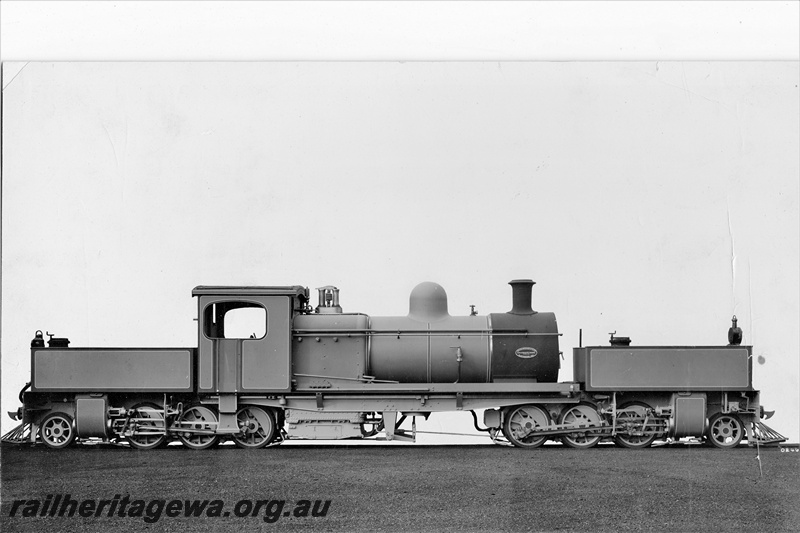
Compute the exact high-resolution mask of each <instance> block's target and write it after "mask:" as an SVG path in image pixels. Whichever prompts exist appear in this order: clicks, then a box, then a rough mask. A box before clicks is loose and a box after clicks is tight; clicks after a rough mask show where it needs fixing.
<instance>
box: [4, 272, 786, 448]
mask: <svg viewBox="0 0 800 533" xmlns="http://www.w3.org/2000/svg"><path fill="white" fill-rule="evenodd" d="M510 285H511V287H512V306H511V310H510V311H508V312H506V313H490V314H488V315H485V316H480V315H477V314H476V313H474V312H472V313H470V314H469V315H468V316H453V315H451V314H450V312H449V309H448V304H447V294H446V293H445V291H444V289H443V288H442V287H441V286H440V285H438V284H436V283H431V282H425V283H421V284H420V285H418V286H417V287H415V288H414V289H413V291H412V292H411V295H410V298H409V309H408V314H407V315H405V316H393V317H374V316H369V315H366V314H363V313H350V312H344V311H343V309H342V307H341V305H340V303H339V291H338V289H337V288H336V287H333V286H326V287H321V288H319V289H318V292H319V294H318V296H319V301H318V305H317V306H316V307H315V308H312V306H311V304H310V301H309V296H310V295H309V290H308V289H306V288H304V287H302V286H288V287H274V286H268V287H220V286H199V287H196V288H195V289H194V290H193V291H192V294H193V296H195V297H197V302H198V314H197V317H198V318H197V320H198V344H197V347H196V348H160V349H152V348H70V347H69V341H68V340H67V339H64V338H53V337H52V336H51V339H50V341H49V342H48V346H45V341H44V338H43V335H42V333H41V332H40V331H37V335H36V337H35V338H34V340H33V341H32V343H31V382H30V383H29V386H30V390H26V389H27V386H26V389H23V392H22V393H21V394H20V400H21V402H22V407H20V408H19V409H18V410H17V411H16V412H14V413H10V414H11V415H12V417H14V418H17V419H19V420H20V421H21V424H20V426H19V427H18V428H16V429H15V430H14V431H12V432H11V433H9V434H8V435H6V436H5V437H4V440H6V441H12V442H43V443H44V444H45V445H47V446H49V447H52V448H63V447H65V446H68V445H70V444H71V443H73V442H74V441H75V440H76V439H77V440H87V439H100V440H104V441H111V442H119V443H128V444H129V445H130V446H132V447H135V448H139V449H151V448H157V447H160V446H163V445H165V444H167V443H168V442H169V441H171V440H178V441H180V442H181V443H182V444H183V445H184V446H186V447H188V448H192V449H204V448H208V447H210V446H213V445H215V444H217V443H218V442H220V441H221V440H227V439H231V440H233V441H234V442H235V443H236V445H238V446H240V447H251V448H259V447H264V446H267V445H270V444H278V443H280V442H283V441H286V440H291V439H349V438H358V439H364V438H366V439H385V440H414V438H415V436H416V418H417V417H424V418H428V417H429V416H430V415H431V414H433V413H442V412H448V411H471V413H472V416H473V421H474V426H475V428H476V429H478V430H479V431H482V432H484V433H486V434H487V435H488V436H489V437H490V438H491V439H492V440H493V441H494V442H495V443H498V444H508V443H510V444H513V445H515V446H518V447H522V448H535V447H538V446H540V445H542V444H544V443H545V442H546V441H548V440H558V441H561V442H563V443H564V444H566V445H568V446H571V447H575V448H589V447H592V446H594V445H596V444H597V443H598V442H600V441H602V440H604V439H612V440H613V441H614V442H615V443H617V444H618V445H620V446H625V447H646V446H649V445H650V444H652V443H653V442H654V441H655V440H657V439H662V440H663V439H672V440H677V439H681V438H684V437H690V438H695V439H705V441H706V442H708V443H710V444H712V445H715V446H718V447H722V448H726V447H734V446H737V445H738V444H739V443H740V442H741V441H742V439H743V438H745V437H746V438H747V440H748V442H749V443H756V442H757V443H762V444H767V443H773V442H781V441H782V440H785V439H784V438H783V437H782V436H781V435H779V434H778V433H776V432H774V431H773V430H771V429H770V428H768V427H767V426H766V425H764V424H763V423H762V422H761V418H762V417H763V416H765V413H764V410H763V408H762V407H761V405H760V402H759V393H758V391H756V390H754V389H753V387H752V363H751V356H752V348H751V347H748V346H740V345H738V344H737V343H731V344H729V345H726V346H714V347H692V346H671V347H646V346H643V347H639V346H629V345H628V344H629V343H628V344H625V343H624V342H621V341H622V339H620V338H617V339H613V338H612V346H610V347H604V346H592V347H583V346H581V347H578V348H575V349H574V376H575V380H574V381H571V382H558V372H559V368H560V361H561V352H560V351H559V342H558V341H559V336H560V333H559V332H558V325H557V322H556V318H555V315H554V314H553V313H548V312H538V311H535V310H533V309H532V305H531V301H532V300H531V292H532V287H533V285H534V282H533V281H531V280H527V279H522V280H514V281H511V282H510ZM476 410H483V420H482V422H483V425H482V426H481V424H480V423H479V421H478V416H477V414H476ZM408 419H411V427H410V428H409V427H408V424H406V425H405V427H404V422H405V421H406V420H408Z"/></svg>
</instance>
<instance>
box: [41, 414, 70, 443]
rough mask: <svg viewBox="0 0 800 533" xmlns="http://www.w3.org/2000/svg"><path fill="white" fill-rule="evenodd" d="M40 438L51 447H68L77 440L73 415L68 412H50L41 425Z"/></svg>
mask: <svg viewBox="0 0 800 533" xmlns="http://www.w3.org/2000/svg"><path fill="white" fill-rule="evenodd" d="M39 438H41V439H42V442H44V443H45V444H46V445H47V446H48V447H50V448H54V449H56V450H59V449H61V448H66V447H67V446H69V445H70V444H72V441H74V440H75V426H74V424H73V423H72V417H71V416H69V415H68V414H66V413H50V414H49V415H47V416H46V417H44V420H42V423H41V424H40V425H39Z"/></svg>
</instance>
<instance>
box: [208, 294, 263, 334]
mask: <svg viewBox="0 0 800 533" xmlns="http://www.w3.org/2000/svg"><path fill="white" fill-rule="evenodd" d="M203 325H204V333H205V335H206V337H208V338H209V339H261V338H264V337H265V336H266V334H267V310H266V309H265V308H264V307H262V306H261V305H259V304H257V303H253V302H215V303H213V304H210V305H208V306H207V307H206V308H205V311H204V315H203Z"/></svg>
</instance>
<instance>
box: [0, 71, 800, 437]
mask: <svg viewBox="0 0 800 533" xmlns="http://www.w3.org/2000/svg"><path fill="white" fill-rule="evenodd" d="M798 78H799V76H798V64H797V63H796V62H656V61H645V62H594V63H585V62H583V63H582V62H476V63H471V62H466V63H463V62H462V63H446V62H445V63H442V62H425V63H414V62H411V63H400V62H367V63H348V62H342V63H324V62H302V63H297V62H271V63H269V62H268V63H35V62H34V63H27V64H23V63H6V64H4V71H3V84H4V92H3V96H4V98H3V214H2V222H3V264H2V267H3V280H2V289H3V301H2V304H3V315H2V331H3V336H2V355H3V357H2V403H3V410H4V411H5V410H11V409H15V408H16V406H17V403H18V402H17V399H16V395H17V391H18V390H19V388H20V387H21V386H22V385H23V384H24V383H25V382H26V381H29V379H30V368H29V367H30V352H29V350H28V347H29V342H30V340H31V338H32V337H33V333H34V331H35V330H36V329H42V330H48V331H50V332H55V333H56V334H57V335H58V336H66V337H69V338H70V340H71V342H72V344H71V345H72V346H196V332H195V323H194V322H193V318H194V317H195V316H196V309H195V302H194V301H193V299H192V298H191V296H190V291H191V289H192V287H194V286H195V285H200V284H226V285H236V284H260V285H286V284H302V285H305V286H308V287H310V288H312V289H313V288H315V287H318V286H322V285H326V284H333V285H337V286H338V287H339V288H340V289H341V291H342V296H341V299H342V305H343V307H344V309H345V311H354V312H355V311H358V312H365V313H368V314H372V315H396V314H405V313H406V312H407V305H408V303H407V302H408V294H409V292H410V290H411V289H412V288H413V287H414V285H415V284H416V283H418V282H420V281H425V280H431V281H437V282H439V283H441V284H442V285H443V286H444V287H445V289H446V290H447V292H448V294H449V297H450V311H451V314H467V313H468V311H469V307H468V305H469V304H475V305H477V308H478V311H479V312H480V313H481V314H485V313H489V312H502V311H506V310H508V309H510V306H511V302H510V300H511V297H510V294H511V291H510V288H509V287H508V286H507V285H506V283H507V282H508V281H509V280H511V279H513V278H519V277H531V278H533V279H534V280H536V281H537V282H538V284H537V285H536V286H535V287H534V299H533V300H534V308H535V309H538V310H544V311H554V312H555V313H556V316H557V317H558V319H559V326H560V329H561V331H562V332H563V333H564V336H563V337H562V349H563V350H564V355H565V361H564V370H563V371H562V376H561V379H562V380H568V379H571V365H572V360H571V348H572V347H573V346H577V344H578V330H579V328H582V329H583V339H584V343H585V344H605V343H606V342H607V339H608V333H609V332H612V331H617V333H618V334H619V335H627V336H630V337H632V339H633V342H634V344H639V345H644V344H648V345H660V344H666V345H670V344H690V345H691V344H698V345H706V344H710V345H715V344H725V343H726V342H727V341H726V334H727V329H728V327H729V325H730V318H731V315H733V314H736V315H737V316H738V317H739V319H740V322H739V324H740V326H741V327H742V328H743V330H744V336H745V343H746V344H753V345H754V346H755V349H754V354H755V356H756V361H754V365H753V366H754V385H755V386H756V387H757V388H759V389H761V390H762V391H763V393H762V400H763V403H764V404H765V405H766V407H767V408H770V409H777V410H778V413H777V414H776V417H775V418H774V419H773V420H772V421H770V425H772V426H774V427H775V428H776V429H778V430H779V431H781V432H782V433H784V434H785V435H787V436H788V437H789V438H790V439H791V440H792V441H795V442H797V441H798V440H800V438H799V436H800V435H799V433H798V420H799V419H800V414H799V413H798V404H799V403H800V398H798V382H799V381H800V379H799V377H798V374H799V373H800V371H799V370H798V366H799V365H798V353H800V346H798V329H797V324H798V323H800V310H799V309H798V307H799V304H798V294H799V293H800V283H799V282H798V278H800V268H799V267H800V265H798V262H799V258H800V249H799V248H800V247H799V243H800V235H798V234H799V233H800V218H799V216H798V195H799V191H798V176H800V169H799V168H798V160H799V159H800V154H799V153H798V147H799V146H800V139H798V131H800V123H799V120H798V117H800V112H799V110H798ZM457 420H458V421H460V422H461V423H462V425H458V424H455V423H451V420H450V419H449V418H448V417H447V416H441V415H440V416H439V417H438V420H437V417H432V419H431V422H430V423H429V424H428V425H427V426H426V427H427V428H428V429H432V430H434V431H438V430H442V429H444V430H456V431H459V430H465V429H469V425H470V424H469V418H468V417H463V416H462V417H458V418H457ZM2 427H3V431H6V430H7V429H10V427H11V420H10V419H7V418H3V421H2ZM434 441H435V442H463V441H462V440H459V438H458V437H452V438H449V439H447V438H446V439H444V440H442V439H441V438H438V437H436V438H434Z"/></svg>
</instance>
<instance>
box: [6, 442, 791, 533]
mask: <svg viewBox="0 0 800 533" xmlns="http://www.w3.org/2000/svg"><path fill="white" fill-rule="evenodd" d="M756 456H757V453H756V450H755V449H753V448H748V447H739V448H737V449H733V450H718V449H714V448H703V447H697V446H674V447H660V448H651V449H648V450H625V449H619V448H616V447H614V446H599V447H597V448H594V449H592V450H573V449H570V448H565V447H562V446H560V445H548V446H545V447H543V448H540V449H537V450H519V449H514V448H505V447H497V446H341V445H339V446H316V445H315V446H290V445H284V446H278V447H274V448H269V449H265V450H240V449H236V448H233V447H230V446H220V447H218V448H216V449H212V450H206V451H192V450H186V449H184V448H182V447H180V446H170V447H168V448H166V449H160V450H153V451H136V450H131V449H127V448H123V447H113V446H77V447H71V448H68V449H65V450H60V451H53V450H49V449H47V448H45V447H44V446H41V445H39V446H35V447H30V446H23V447H16V446H3V447H2V509H1V510H0V513H1V514H0V517H1V518H0V525H2V529H3V531H36V532H41V531H103V532H106V531H108V532H115V531H223V530H235V531H240V530H245V529H246V530H286V531H312V530H313V531H460V532H461V531H653V530H668V531H734V530H737V531H748V530H749V531H800V509H799V508H798V502H800V483H798V481H797V480H798V478H799V476H798V473H800V453H793V452H786V451H781V449H780V448H778V447H770V448H762V449H761V467H762V469H763V477H762V476H760V473H759V461H758V460H757V458H756ZM51 494H52V495H57V494H69V495H70V498H71V499H73V500H76V501H82V500H87V499H91V500H113V499H114V496H115V495H119V496H117V498H116V499H117V501H118V505H119V508H121V507H122V503H121V499H122V498H124V497H125V496H129V500H130V502H129V507H127V509H126V511H125V512H130V511H132V510H133V509H134V508H135V504H134V500H137V499H139V500H143V502H144V503H143V504H142V503H140V504H139V505H140V506H142V505H144V506H145V510H144V511H143V516H141V517H136V516H123V517H119V516H116V515H115V516H112V517H108V516H107V512H106V509H107V508H108V507H106V508H104V509H103V510H102V512H101V513H100V514H101V515H100V516H97V517H94V516H92V517H90V518H81V517H79V516H77V515H76V516H74V517H72V518H69V517H66V516H63V517H59V516H54V517H49V516H44V517H40V516H36V517H30V516H28V517H25V516H22V515H23V514H24V513H25V512H26V511H25V510H26V508H27V509H28V511H27V512H28V513H31V512H32V509H33V507H32V505H33V504H29V503H28V501H30V500H33V499H37V500H40V501H41V502H42V505H44V502H45V500H46V499H47V497H48V495H51ZM172 499H179V500H182V501H184V500H187V499H189V500H193V499H199V500H221V501H222V503H221V504H220V505H224V507H223V508H222V509H220V514H221V515H222V516H220V517H206V516H203V517H186V516H185V515H181V516H175V517H169V516H167V515H166V510H165V509H162V512H161V516H160V517H159V518H158V520H155V521H153V520H152V519H151V520H150V522H148V521H146V520H145V518H146V517H147V506H148V505H154V507H152V512H151V516H153V517H154V516H155V515H156V514H157V509H158V506H159V504H158V503H156V504H152V503H151V502H152V500H167V501H168V500H172ZM14 500H26V503H25V504H19V505H18V506H17V509H16V511H15V513H14V514H15V516H13V517H12V516H10V514H11V510H12V507H13V505H14ZM241 500H251V501H252V502H255V501H257V500H264V503H263V504H262V507H261V508H260V509H258V512H257V513H256V516H246V517H237V516H236V513H237V511H238V512H239V513H244V512H245V511H247V510H248V508H247V505H248V504H247V503H246V502H245V503H243V504H239V507H238V508H237V503H239V502H240V501H241ZM301 500H310V501H311V502H314V501H315V500H320V502H321V505H322V502H324V501H326V500H330V505H329V507H328V509H327V513H326V514H325V516H317V517H314V516H311V513H308V516H302V515H303V512H304V509H305V507H304V505H305V504H304V503H303V502H301ZM279 501H285V502H286V503H285V504H284V505H283V507H280V503H279ZM108 505H110V504H107V506H108ZM114 505H117V503H115V504H114ZM182 505H185V504H182ZM209 505H211V504H209ZM254 505H255V504H254ZM298 506H299V510H298ZM312 509H313V506H312ZM322 510H323V507H322V506H321V507H319V508H318V511H322ZM295 511H297V512H298V513H299V515H300V516H295V515H294V512H295ZM87 512H88V511H87ZM181 512H184V511H181ZM225 512H227V513H228V516H225V515H224V513H225ZM39 513H41V508H40V511H39ZM39 513H37V514H39ZM212 514H213V513H212ZM250 514H252V513H250ZM265 517H267V518H268V519H271V518H275V521H274V522H273V523H269V522H267V521H265V519H264V518H265Z"/></svg>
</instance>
